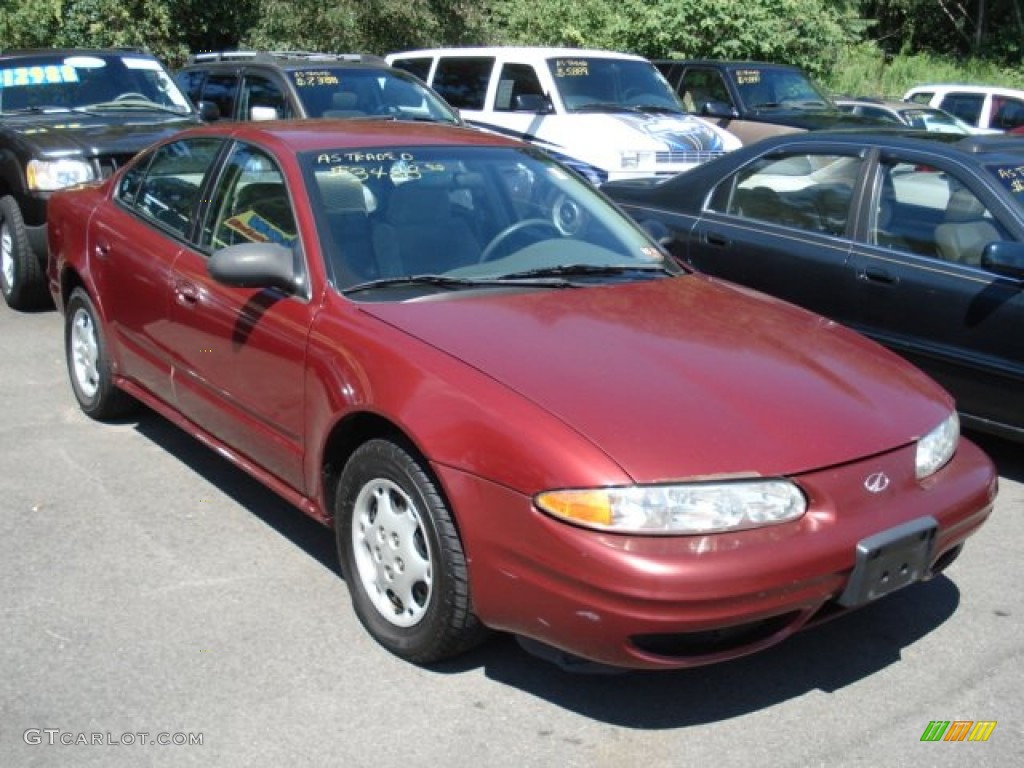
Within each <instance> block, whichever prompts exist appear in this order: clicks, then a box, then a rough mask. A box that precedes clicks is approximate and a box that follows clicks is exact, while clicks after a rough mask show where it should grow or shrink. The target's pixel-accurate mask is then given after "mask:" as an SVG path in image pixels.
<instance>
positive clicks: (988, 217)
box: [868, 159, 1007, 266]
mask: <svg viewBox="0 0 1024 768" xmlns="http://www.w3.org/2000/svg"><path fill="white" fill-rule="evenodd" d="M875 187H876V188H875V194H874V202H873V203H872V215H871V219H870V222H869V229H868V238H869V242H871V243H873V244H875V245H879V246H882V247H886V248H894V249H898V250H902V251H908V252H910V253H916V254H918V255H921V256H928V257H931V258H938V259H942V260H944V261H950V262H954V263H958V264H968V265H970V266H980V265H981V253H982V251H983V250H984V248H985V246H986V245H988V244H989V243H991V242H995V241H998V240H1005V239H1006V238H1007V235H1006V230H1005V229H1004V228H1003V227H1002V225H1000V224H999V222H998V221H997V220H996V219H995V217H994V216H993V215H992V213H991V212H990V211H989V210H988V208H987V207H986V206H985V204H984V203H983V202H982V200H981V199H980V198H979V197H978V196H977V195H976V194H975V193H974V192H973V191H972V190H971V189H970V187H968V186H967V185H966V184H964V183H963V182H962V181H961V180H959V179H957V178H956V177H954V176H952V175H951V174H949V173H946V172H942V171H940V170H939V169H936V168H931V167H928V166H925V165H921V164H920V163H917V162H914V161H902V160H900V159H889V160H886V161H884V162H883V163H882V164H881V165H880V166H879V176H878V180H877V183H876V185H875Z"/></svg>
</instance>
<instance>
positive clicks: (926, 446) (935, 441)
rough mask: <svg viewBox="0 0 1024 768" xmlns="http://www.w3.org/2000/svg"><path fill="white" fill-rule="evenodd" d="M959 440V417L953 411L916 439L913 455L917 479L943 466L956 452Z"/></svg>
mask: <svg viewBox="0 0 1024 768" xmlns="http://www.w3.org/2000/svg"><path fill="white" fill-rule="evenodd" d="M959 442H960V417H959V416H957V415H956V411H953V413H951V414H949V416H948V417H946V419H945V420H944V421H943V422H942V423H941V424H939V426H937V427H936V428H935V429H933V430H932V431H931V432H929V433H928V434H927V435H925V436H924V437H922V438H921V439H920V440H918V441H917V453H916V455H915V457H914V464H915V466H914V471H915V472H916V474H917V479H918V480H921V479H923V478H925V477H928V475H931V474H934V473H935V472H938V471H939V470H940V469H941V468H942V467H943V466H945V464H946V462H947V461H949V460H950V459H951V458H953V454H954V453H956V446H957V443H959Z"/></svg>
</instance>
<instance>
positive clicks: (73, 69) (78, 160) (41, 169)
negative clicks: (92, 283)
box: [0, 48, 200, 309]
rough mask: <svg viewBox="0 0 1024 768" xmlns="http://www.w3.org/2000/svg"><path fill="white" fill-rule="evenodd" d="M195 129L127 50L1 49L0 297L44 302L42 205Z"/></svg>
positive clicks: (165, 77) (182, 102)
mask: <svg viewBox="0 0 1024 768" xmlns="http://www.w3.org/2000/svg"><path fill="white" fill-rule="evenodd" d="M198 122H200V121H199V118H198V116H197V115H196V111H195V109H194V108H193V106H192V105H191V104H190V103H189V101H188V99H187V98H186V97H185V95H184V94H182V93H181V91H180V90H179V89H178V87H177V86H176V85H175V84H174V80H173V79H172V78H171V76H170V74H169V73H168V72H167V70H166V69H165V68H164V66H163V65H162V64H161V63H160V62H159V60H157V59H156V58H154V57H153V56H152V55H150V54H148V53H146V52H145V51H142V50H135V49H122V48H118V49H107V50H92V49H89V50H81V49H74V50H69V49H40V50H21V51H2V52H0V266H2V269H0V290H2V293H3V297H4V300H5V301H6V302H7V304H8V306H10V307H12V308H14V309H32V308H36V307H40V306H45V305H46V303H47V302H49V293H48V291H47V290H46V278H45V270H46V202H47V200H48V199H49V197H50V194H51V193H52V192H53V191H55V190H57V189H61V188H62V187H69V186H72V185H75V184H81V183H84V182H88V181H94V180H97V179H102V178H105V177H107V176H109V175H110V174H111V173H112V172H113V171H114V169H116V168H117V167H118V166H120V165H121V164H122V163H124V162H125V161H127V160H128V159H129V158H131V157H132V156H133V155H135V153H137V152H138V151H139V150H141V149H143V148H144V147H147V146H149V144H151V143H153V142H154V141H155V140H157V139H158V138H161V137H163V136H165V135H167V134H169V133H171V132H173V131H177V130H179V129H181V128H184V127H186V126H188V125H191V124H196V123H198Z"/></svg>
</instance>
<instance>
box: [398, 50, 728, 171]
mask: <svg viewBox="0 0 1024 768" xmlns="http://www.w3.org/2000/svg"><path fill="white" fill-rule="evenodd" d="M386 58H387V60H388V63H390V64H392V65H393V66H395V67H399V68H401V69H405V70H407V71H409V72H411V73H413V74H414V75H416V76H418V77H419V78H420V79H422V80H424V81H425V82H426V83H427V84H429V85H431V86H432V87H433V88H434V90H435V91H437V92H438V93H439V94H440V95H441V96H442V97H443V98H444V99H446V100H447V101H448V103H449V104H451V105H452V106H453V107H455V108H457V109H458V110H459V111H460V113H461V115H462V117H463V118H464V119H465V120H466V122H468V123H470V124H471V125H474V126H476V127H478V128H482V129H485V130H488V131H493V132H495V133H501V134H504V135H511V136H515V137H516V138H519V139H524V140H526V141H528V142H531V143H533V144H536V145H538V146H540V147H542V148H543V149H545V150H546V151H547V152H548V153H549V154H551V155H554V156H555V157H557V158H558V159H559V160H562V161H563V162H565V163H566V164H567V165H569V166H570V167H573V168H575V169H576V170H577V171H579V172H580V173H582V174H583V175H584V176H586V177H587V178H588V179H590V180H591V181H593V182H594V183H596V184H601V183H603V182H605V181H609V180H614V179H627V178H640V177H650V176H672V175H675V174H677V173H680V172H681V171H685V170H688V169H689V168H692V167H693V166H695V165H697V164H699V163H702V162H704V161H706V160H710V159H711V158H713V157H718V156H719V155H722V154H724V153H726V152H728V151H730V150H733V149H736V148H737V147H739V146H740V145H741V142H740V140H739V139H738V138H737V137H736V136H735V135H733V134H732V133H730V132H728V131H726V130H724V129H722V128H719V127H718V126H717V125H714V124H713V123H711V122H709V121H707V120H704V119H702V118H699V117H696V116H694V115H688V114H686V113H685V112H684V110H683V108H682V105H681V104H680V103H679V100H678V97H677V96H676V94H675V92H674V91H673V90H672V88H671V87H670V86H669V84H668V82H667V81H666V80H665V78H664V76H663V75H662V74H661V73H660V72H659V71H658V70H657V68H656V67H655V66H654V65H653V64H652V63H651V62H650V61H648V60H647V59H644V58H642V57H640V56H632V55H629V54H623V53H614V52H611V51H601V50H584V49H575V48H536V47H496V48H438V49H432V50H419V51H406V52H403V53H393V54H391V55H389V56H387V57H386Z"/></svg>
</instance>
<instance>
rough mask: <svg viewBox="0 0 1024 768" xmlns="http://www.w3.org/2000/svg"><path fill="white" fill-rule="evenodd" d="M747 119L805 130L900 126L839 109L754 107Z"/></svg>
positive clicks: (748, 113)
mask: <svg viewBox="0 0 1024 768" xmlns="http://www.w3.org/2000/svg"><path fill="white" fill-rule="evenodd" d="M745 119H747V120H755V121H757V122H759V123H771V124H773V125H787V126H790V127H792V128H802V129H804V130H805V131H822V130H829V129H834V128H880V127H887V128H893V127H898V126H896V124H895V123H892V122H885V121H882V120H876V119H875V118H872V117H864V116H862V115H851V114H849V113H847V112H840V111H839V110H821V111H815V110H810V111H808V110H804V109H774V108H773V109H752V110H750V111H748V112H747V114H746V118H745Z"/></svg>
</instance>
